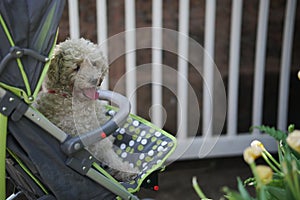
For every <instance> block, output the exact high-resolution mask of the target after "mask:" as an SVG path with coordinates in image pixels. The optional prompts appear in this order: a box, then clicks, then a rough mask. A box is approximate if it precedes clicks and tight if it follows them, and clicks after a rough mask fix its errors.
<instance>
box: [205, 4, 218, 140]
mask: <svg viewBox="0 0 300 200" xmlns="http://www.w3.org/2000/svg"><path fill="white" fill-rule="evenodd" d="M215 18H216V1H215V0H206V7H205V33H204V48H205V52H204V61H203V62H204V66H203V76H204V77H203V79H204V85H203V118H202V119H203V122H202V124H203V126H202V133H203V136H212V122H213V121H212V118H213V103H212V102H213V87H214V84H213V81H214V62H213V60H214V46H215Z"/></svg>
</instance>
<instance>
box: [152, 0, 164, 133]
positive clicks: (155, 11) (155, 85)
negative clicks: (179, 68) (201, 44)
mask: <svg viewBox="0 0 300 200" xmlns="http://www.w3.org/2000/svg"><path fill="white" fill-rule="evenodd" d="M162 9H163V8H162V0H153V4H152V27H153V29H152V63H153V66H152V106H153V109H152V111H153V113H152V123H154V124H155V125H156V126H158V127H160V128H162V126H163V112H162V98H163V96H162Z"/></svg>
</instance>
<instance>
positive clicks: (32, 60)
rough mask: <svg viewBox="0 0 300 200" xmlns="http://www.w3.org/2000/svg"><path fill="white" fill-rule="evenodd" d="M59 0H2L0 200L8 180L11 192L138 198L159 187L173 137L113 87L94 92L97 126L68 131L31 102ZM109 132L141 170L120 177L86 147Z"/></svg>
mask: <svg viewBox="0 0 300 200" xmlns="http://www.w3.org/2000/svg"><path fill="white" fill-rule="evenodd" d="M63 7H64V1H62V0H43V1H35V0H1V1H0V23H1V26H0V41H1V43H0V199H5V198H7V197H8V196H9V195H7V196H6V195H5V193H6V189H5V188H6V182H7V181H8V180H9V181H10V182H12V183H13V185H14V188H15V190H16V191H15V192H14V193H13V194H12V195H11V196H9V197H8V199H13V198H14V197H15V196H16V195H17V194H19V193H23V194H24V195H25V196H26V197H27V199H39V200H55V199H57V200H59V199H61V200H68V199H82V200H87V199H88V200H90V199H139V198H138V197H137V196H136V195H135V193H136V192H137V191H138V190H139V189H140V187H146V188H152V189H154V190H158V185H157V172H159V171H161V170H163V169H164V167H165V161H166V160H167V158H168V157H169V156H170V155H171V153H172V152H173V151H174V150H175V148H176V139H175V138H174V137H173V136H172V135H170V134H168V133H166V132H165V131H163V130H161V129H159V128H157V127H155V126H154V125H153V124H151V123H150V122H148V121H146V120H145V119H142V118H140V117H138V116H136V115H133V114H130V103H129V101H128V100H127V98H125V97H124V96H122V95H120V94H117V93H115V92H112V91H99V93H100V99H101V100H107V101H110V102H112V103H114V104H115V105H117V108H116V107H113V106H110V105H107V115H108V118H109V120H108V121H107V122H106V123H105V124H104V125H103V126H101V127H99V128H97V129H96V130H93V131H90V132H88V133H86V134H84V135H81V136H80V138H79V136H78V137H70V136H69V135H68V134H67V133H65V132H63V131H62V130H60V129H59V128H57V127H56V126H55V125H53V124H52V123H51V122H50V121H49V120H47V119H46V118H45V117H44V116H42V115H41V114H40V113H39V112H38V111H37V110H35V109H34V108H32V107H31V103H32V102H34V101H35V98H36V96H37V94H38V92H39V91H40V88H41V85H42V82H43V79H44V77H45V75H46V73H47V70H48V68H49V64H50V59H49V58H51V54H52V50H53V47H54V45H55V43H56V37H57V27H58V23H59V19H60V17H61V14H62V11H63ZM110 134H113V135H114V136H115V138H116V140H115V142H114V146H115V147H116V148H115V150H116V153H117V154H118V155H120V157H121V158H122V159H124V160H126V161H128V162H130V163H131V164H132V165H133V166H134V167H137V168H138V169H139V170H140V173H139V174H138V176H137V177H136V178H135V179H134V180H131V181H129V182H118V181H117V180H115V179H114V178H113V177H111V176H110V175H109V174H108V173H107V172H106V171H105V168H104V167H103V166H102V165H101V163H100V162H99V161H97V160H96V159H95V158H94V157H93V155H91V154H90V153H89V152H88V151H87V150H86V149H85V147H86V146H88V145H91V144H93V143H94V142H97V141H100V140H101V139H103V138H105V137H106V136H108V135H110Z"/></svg>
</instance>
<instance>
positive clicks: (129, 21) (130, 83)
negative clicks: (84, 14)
mask: <svg viewBox="0 0 300 200" xmlns="http://www.w3.org/2000/svg"><path fill="white" fill-rule="evenodd" d="M135 28H136V27H135V1H134V0H125V31H126V33H125V38H126V41H125V45H126V47H125V48H126V96H127V97H128V98H129V100H130V102H131V112H132V113H135V114H136V112H137V109H136V91H135V90H136V69H135V67H136V52H135V50H136V49H135V48H136V40H135V38H136V37H135V36H136V34H135Z"/></svg>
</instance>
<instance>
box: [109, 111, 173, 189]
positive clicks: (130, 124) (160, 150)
mask: <svg viewBox="0 0 300 200" xmlns="http://www.w3.org/2000/svg"><path fill="white" fill-rule="evenodd" d="M115 112H116V110H115V109H114V108H113V107H111V106H107V114H108V115H109V116H113V115H114V114H115ZM113 135H114V137H115V138H116V140H115V142H114V144H115V151H116V152H117V154H118V155H119V156H120V157H121V158H122V159H124V160H126V161H128V162H129V163H130V164H131V165H132V166H133V167H136V168H138V169H139V170H140V173H139V174H138V176H137V177H136V178H135V180H132V181H131V182H125V183H121V184H122V185H123V186H124V187H125V188H126V189H127V190H128V191H130V192H136V191H138V189H139V188H140V186H141V185H142V183H143V182H144V180H145V179H147V177H148V176H149V175H150V174H151V173H152V172H155V171H157V170H163V166H164V163H165V161H166V159H167V158H168V157H169V155H170V154H171V153H172V152H173V151H174V150H175V147H176V139H175V138H174V137H173V136H172V135H170V134H169V133H167V132H165V131H164V130H162V129H159V128H157V127H155V126H154V125H153V124H152V123H150V122H148V121H147V120H145V119H143V118H141V117H138V116H136V115H133V114H130V115H129V116H128V118H127V120H126V122H125V124H124V125H123V126H122V127H121V128H118V129H117V130H116V131H115V132H114V133H113ZM149 181H151V180H148V183H149V186H148V187H151V188H152V189H154V190H157V189H158V185H155V183H151V182H149ZM146 182H147V181H146ZM150 183H151V184H150Z"/></svg>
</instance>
